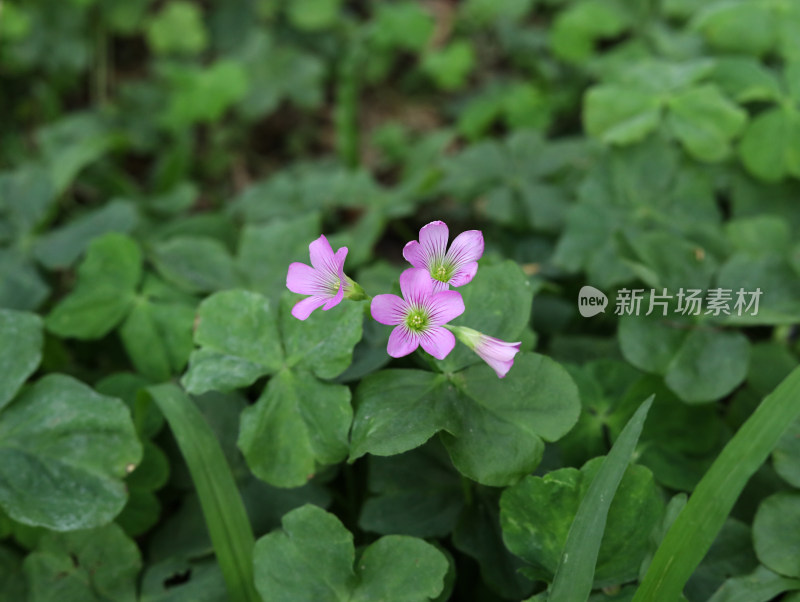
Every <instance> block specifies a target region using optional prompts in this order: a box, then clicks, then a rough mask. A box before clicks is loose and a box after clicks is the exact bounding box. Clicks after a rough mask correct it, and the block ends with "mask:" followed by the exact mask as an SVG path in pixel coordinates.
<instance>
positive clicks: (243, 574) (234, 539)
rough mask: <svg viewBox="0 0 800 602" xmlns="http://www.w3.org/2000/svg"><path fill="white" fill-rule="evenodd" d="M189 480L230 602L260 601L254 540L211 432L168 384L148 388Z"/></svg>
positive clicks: (180, 393) (186, 399)
mask: <svg viewBox="0 0 800 602" xmlns="http://www.w3.org/2000/svg"><path fill="white" fill-rule="evenodd" d="M147 391H148V393H150V395H151V396H152V397H153V399H154V400H155V402H156V404H157V405H158V407H159V408H160V409H161V413H162V414H164V418H166V420H167V422H168V423H169V426H170V428H171V429H172V433H173V434H174V435H175V439H176V441H177V442H178V447H180V450H181V453H182V454H183V457H184V459H185V460H186V464H187V465H188V466H189V472H190V473H191V475H192V480H193V481H194V485H195V488H196V489H197V495H198V496H199V498H200V505H201V507H202V509H203V516H205V519H206V525H207V526H208V532H209V535H210V536H211V543H212V544H213V546H214V553H215V554H216V556H217V562H218V563H219V566H220V569H221V571H222V575H223V577H224V578H225V584H226V585H227V587H228V595H229V598H230V600H231V602H260V600H261V598H260V597H259V595H258V592H256V589H255V583H254V581H253V547H254V546H255V538H254V537H253V530H252V528H251V526H250V522H249V520H248V518H247V512H246V511H245V508H244V503H243V502H242V498H241V496H240V495H239V490H238V489H237V487H236V482H235V481H234V478H233V474H231V469H230V467H229V466H228V463H227V461H226V460H225V456H224V455H223V453H222V448H221V447H220V445H219V441H217V438H216V436H215V435H214V433H213V431H212V430H211V427H209V426H208V423H207V422H206V421H205V418H203V415H202V414H201V413H200V410H198V409H197V406H196V405H195V404H194V403H192V401H191V399H189V397H188V396H187V395H186V394H185V393H184V392H183V391H182V390H181V389H179V388H178V387H177V386H175V385H173V384H163V385H156V386H153V387H148V389H147Z"/></svg>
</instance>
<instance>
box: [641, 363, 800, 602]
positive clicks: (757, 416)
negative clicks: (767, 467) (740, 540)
mask: <svg viewBox="0 0 800 602" xmlns="http://www.w3.org/2000/svg"><path fill="white" fill-rule="evenodd" d="M798 416H800V368H795V369H794V370H793V371H792V373H791V374H789V376H787V377H786V378H785V379H784V380H783V382H782V383H781V384H780V385H779V386H778V388H777V389H775V390H774V391H773V392H772V393H771V394H770V395H768V396H767V397H766V398H764V401H762V402H761V404H760V405H759V406H758V408H756V410H755V412H753V415H752V416H750V418H748V419H747V421H746V422H745V423H744V424H743V425H742V427H741V428H740V429H739V431H738V432H737V433H736V434H735V435H734V436H733V438H732V439H731V440H730V441H729V442H728V444H727V445H726V446H725V448H724V449H723V450H722V452H721V453H720V455H719V457H718V458H717V459H716V460H715V461H714V463H713V464H712V465H711V468H709V469H708V472H706V474H705V475H704V476H703V478H702V479H701V480H700V482H699V483H698V484H697V487H696V488H695V490H694V492H693V493H692V495H691V497H690V498H689V502H688V503H687V504H686V506H685V507H684V509H683V510H682V511H681V513H680V514H679V515H678V518H677V519H676V520H675V522H674V523H673V524H672V527H670V529H669V531H668V532H667V534H666V536H665V537H664V540H663V541H662V542H661V545H660V546H659V548H658V550H657V551H656V554H655V556H654V557H653V562H652V563H651V564H650V567H649V568H648V570H647V573H646V574H645V576H644V579H643V580H642V584H641V586H640V587H639V589H638V590H637V592H636V595H635V596H634V598H633V602H675V601H676V600H678V599H679V597H680V595H681V592H682V591H683V587H684V585H686V582H687V581H688V580H689V577H690V576H691V575H692V573H693V572H694V570H695V569H696V568H697V566H698V565H699V564H700V562H701V561H702V560H703V557H704V556H705V555H706V552H708V549H709V548H710V547H711V544H712V543H713V542H714V539H715V538H716V537H717V534H718V533H719V530H720V529H721V528H722V525H723V523H724V522H725V519H726V518H727V516H728V514H730V511H731V509H732V508H733V505H734V503H735V502H736V500H737V498H738V497H739V494H740V493H741V492H742V489H744V486H745V484H746V483H747V481H748V480H749V479H750V477H751V476H752V475H753V473H754V472H755V471H756V470H758V468H759V467H760V466H761V465H762V464H763V463H764V461H765V460H766V459H767V457H768V456H769V454H770V452H771V451H772V448H773V447H775V444H776V443H777V442H778V439H780V437H781V435H782V434H783V432H784V431H785V430H786V427H787V426H788V425H789V424H791V423H792V422H794V421H795V420H796V419H797V418H798Z"/></svg>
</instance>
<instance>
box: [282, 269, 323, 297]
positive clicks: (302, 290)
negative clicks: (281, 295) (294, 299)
mask: <svg viewBox="0 0 800 602" xmlns="http://www.w3.org/2000/svg"><path fill="white" fill-rule="evenodd" d="M286 288H288V289H289V290H290V291H292V292H293V293H299V294H301V295H316V294H319V293H322V292H323V287H322V285H321V282H320V277H319V273H318V272H317V271H316V270H315V269H314V268H312V267H311V266H307V265H306V264H304V263H298V262H294V263H293V264H291V265H290V266H289V271H288V272H287V273H286Z"/></svg>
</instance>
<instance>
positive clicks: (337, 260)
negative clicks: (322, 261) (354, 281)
mask: <svg viewBox="0 0 800 602" xmlns="http://www.w3.org/2000/svg"><path fill="white" fill-rule="evenodd" d="M345 259H347V247H341V248H340V249H339V250H338V251H336V253H335V254H334V256H333V262H334V264H335V266H336V277H337V278H338V279H339V283H340V284H339V286H340V288H342V289H343V288H344V282H345V277H344V260H345Z"/></svg>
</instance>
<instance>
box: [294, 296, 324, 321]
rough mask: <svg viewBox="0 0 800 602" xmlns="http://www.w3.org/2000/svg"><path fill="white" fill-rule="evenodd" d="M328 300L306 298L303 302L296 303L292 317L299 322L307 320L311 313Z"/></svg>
mask: <svg viewBox="0 0 800 602" xmlns="http://www.w3.org/2000/svg"><path fill="white" fill-rule="evenodd" d="M327 300H328V299H327V298H325V297H317V296H312V297H306V298H305V299H303V300H302V301H298V302H297V303H295V305H294V307H293V308H292V315H293V316H294V317H295V318H297V319H298V320H305V319H307V318H308V316H310V315H311V312H312V311H314V310H315V309H317V308H318V307H320V306H321V305H323V304H324V303H325V302H326V301H327Z"/></svg>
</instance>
